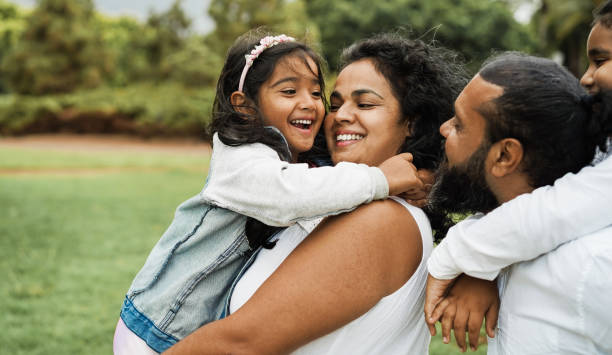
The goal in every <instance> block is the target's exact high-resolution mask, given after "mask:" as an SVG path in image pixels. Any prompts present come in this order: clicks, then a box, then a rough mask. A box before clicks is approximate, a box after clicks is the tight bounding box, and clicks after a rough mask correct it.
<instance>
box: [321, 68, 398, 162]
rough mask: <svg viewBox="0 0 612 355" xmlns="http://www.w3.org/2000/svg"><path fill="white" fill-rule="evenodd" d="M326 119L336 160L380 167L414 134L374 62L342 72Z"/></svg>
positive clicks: (328, 138)
mask: <svg viewBox="0 0 612 355" xmlns="http://www.w3.org/2000/svg"><path fill="white" fill-rule="evenodd" d="M330 111H331V112H330V113H329V114H328V116H327V118H326V120H325V132H326V137H327V146H328V147H329V150H330V153H331V157H332V160H333V161H335V162H338V161H353V162H361V163H364V164H368V165H378V164H380V163H381V162H383V161H384V160H385V159H387V158H388V157H389V156H392V155H394V154H396V153H398V152H399V150H400V147H401V146H402V144H403V142H404V141H405V140H406V137H408V136H409V135H410V133H409V130H408V124H405V123H401V122H400V121H403V120H401V118H402V113H401V108H400V104H399V101H398V99H397V98H395V96H394V94H393V91H392V88H391V86H390V85H389V83H388V82H387V80H386V79H385V77H384V76H383V75H382V74H381V73H380V72H379V71H378V70H376V67H375V66H374V62H373V61H372V60H371V59H362V60H359V61H357V62H354V63H351V64H350V65H348V66H347V67H346V68H344V69H343V70H342V72H340V75H338V79H337V80H336V85H335V86H334V91H333V92H332V94H331V96H330Z"/></svg>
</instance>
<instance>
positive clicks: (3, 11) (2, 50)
mask: <svg viewBox="0 0 612 355" xmlns="http://www.w3.org/2000/svg"><path fill="white" fill-rule="evenodd" d="M25 18H26V12H25V11H23V10H21V9H20V8H19V7H17V6H15V5H12V4H9V3H7V2H5V1H4V0H0V63H2V59H3V58H4V56H5V55H6V53H7V52H8V51H9V50H10V49H11V48H12V47H13V46H14V45H15V44H16V43H17V40H18V39H19V37H20V36H21V34H22V33H23V30H24V28H25ZM1 74H2V73H1V72H0V94H2V93H4V92H6V91H7V90H8V88H7V87H6V83H5V82H4V80H3V78H4V75H1Z"/></svg>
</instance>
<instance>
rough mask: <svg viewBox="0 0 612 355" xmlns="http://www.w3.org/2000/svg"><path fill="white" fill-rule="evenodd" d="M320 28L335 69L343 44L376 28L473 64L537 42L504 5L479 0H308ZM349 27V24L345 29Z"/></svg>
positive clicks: (532, 48)
mask: <svg viewBox="0 0 612 355" xmlns="http://www.w3.org/2000/svg"><path fill="white" fill-rule="evenodd" d="M307 9H308V13H309V15H310V18H313V19H315V21H316V22H317V24H318V25H319V28H320V30H321V42H322V47H323V54H324V55H325V57H326V58H327V60H328V61H329V63H330V66H331V67H332V68H333V69H335V68H336V67H337V62H338V57H339V54H340V51H341V50H342V48H345V47H346V46H348V45H350V44H351V43H353V42H355V41H356V40H359V39H361V38H364V37H368V36H370V35H372V34H374V33H379V32H385V31H392V30H395V29H397V28H400V27H402V28H404V29H406V30H408V31H411V32H412V33H413V35H412V37H422V39H424V40H432V39H435V40H436V41H438V42H439V43H440V44H441V45H443V46H446V47H449V48H453V49H455V50H457V51H458V52H460V53H461V54H462V55H463V56H464V57H465V59H466V60H467V61H468V62H470V67H471V68H472V69H473V70H474V69H477V68H478V67H479V66H480V62H481V61H482V60H483V59H485V58H486V57H487V56H489V55H490V54H491V53H492V52H493V51H496V50H521V51H526V52H534V51H536V50H537V43H536V41H535V39H534V37H533V35H531V33H530V32H529V31H528V28H527V27H526V26H523V25H521V24H519V23H517V22H516V20H515V19H514V18H513V16H512V13H511V12H510V10H509V9H508V7H507V6H506V5H505V4H503V3H500V2H498V1H482V0H455V1H446V0H429V1H420V0H389V1H385V2H377V3H376V6H373V3H372V1H371V0H351V1H349V0H336V1H326V0H309V1H308V2H307ZM347 29H350V30H347Z"/></svg>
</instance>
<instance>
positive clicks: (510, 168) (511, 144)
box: [489, 138, 523, 178]
mask: <svg viewBox="0 0 612 355" xmlns="http://www.w3.org/2000/svg"><path fill="white" fill-rule="evenodd" d="M489 158H490V160H491V162H492V163H491V174H492V175H493V176H495V177H497V178H500V177H504V176H506V175H509V174H511V173H513V172H516V171H517V170H518V169H519V167H520V165H521V162H522V161H523V145H522V144H521V142H519V141H518V140H517V139H515V138H504V139H502V140H500V141H498V142H496V143H495V144H493V146H492V147H491V150H490V151H489Z"/></svg>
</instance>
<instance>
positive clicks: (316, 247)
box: [166, 200, 423, 354]
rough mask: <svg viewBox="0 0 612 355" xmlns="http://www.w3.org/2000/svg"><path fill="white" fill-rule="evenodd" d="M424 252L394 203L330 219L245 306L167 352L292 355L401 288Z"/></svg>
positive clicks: (413, 225)
mask: <svg viewBox="0 0 612 355" xmlns="http://www.w3.org/2000/svg"><path fill="white" fill-rule="evenodd" d="M381 221H384V223H381ZM422 247H423V246H422V242H421V236H420V232H419V229H418V227H417V224H416V222H415V221H414V219H413V218H412V217H411V215H410V214H409V213H408V212H407V211H406V209H405V208H404V207H403V206H401V205H400V204H398V203H396V202H394V201H390V200H387V201H377V202H373V203H371V204H368V205H365V206H361V207H360V208H358V209H357V210H355V211H353V212H351V213H348V214H344V215H340V216H335V217H330V218H328V219H327V220H325V221H324V222H322V223H321V224H320V225H319V226H318V227H317V228H316V229H315V230H314V231H313V233H312V234H311V235H310V236H309V237H308V238H306V239H305V240H304V241H303V242H302V244H300V245H299V246H298V247H297V248H296V249H295V250H294V251H293V253H292V254H291V255H290V256H289V257H288V258H287V259H286V260H285V261H284V262H283V264H281V266H280V267H279V268H278V269H277V270H276V272H275V273H274V274H273V275H272V276H271V277H270V278H269V279H268V280H267V281H266V282H265V283H264V284H263V285H262V286H261V287H260V288H259V289H258V290H257V292H256V293H255V294H254V295H253V297H252V298H251V299H250V300H249V301H248V302H247V303H246V304H245V305H244V306H242V307H241V308H240V309H239V310H238V311H236V312H235V313H233V314H232V315H230V316H229V317H228V318H225V319H222V320H220V321H216V322H213V323H210V324H207V325H205V326H204V327H202V328H200V329H199V330H197V331H196V332H194V333H193V334H191V335H189V336H188V337H186V338H185V339H183V340H182V341H180V342H179V343H177V344H176V345H175V346H173V347H172V348H170V349H169V350H168V351H167V352H166V354H228V353H231V354H250V353H253V354H278V353H288V352H290V351H292V350H294V349H296V348H298V347H299V346H301V345H304V344H306V343H308V342H309V341H311V340H313V339H316V338H318V337H321V336H323V335H325V334H327V333H330V332H331V331H333V330H335V329H337V328H339V327H341V326H342V325H344V324H347V323H348V322H350V321H351V320H353V319H356V318H357V317H359V316H360V315H362V314H363V313H365V312H367V311H368V310H369V309H370V308H372V307H373V306H374V305H375V304H376V303H377V302H378V301H379V300H380V299H381V298H382V297H384V296H386V295H389V294H391V293H393V292H394V291H395V290H397V289H399V288H400V287H401V286H402V285H403V284H404V283H405V282H406V280H408V279H409V278H410V276H411V275H412V274H413V273H414V271H415V270H416V269H417V267H418V265H419V263H420V261H421V256H422Z"/></svg>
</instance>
